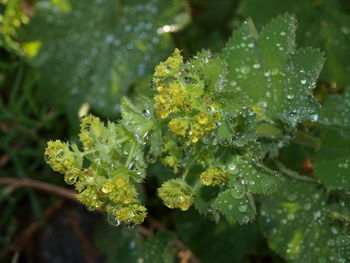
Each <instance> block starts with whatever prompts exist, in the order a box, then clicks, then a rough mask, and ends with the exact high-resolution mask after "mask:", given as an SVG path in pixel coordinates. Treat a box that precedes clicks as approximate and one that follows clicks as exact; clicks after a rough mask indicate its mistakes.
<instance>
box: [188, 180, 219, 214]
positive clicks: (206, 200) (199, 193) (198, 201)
mask: <svg viewBox="0 0 350 263" xmlns="http://www.w3.org/2000/svg"><path fill="white" fill-rule="evenodd" d="M219 191H220V190H219V188H218V187H212V186H205V185H202V184H200V185H199V186H198V187H197V188H196V189H195V197H194V200H193V204H194V206H195V208H196V209H197V210H198V212H199V213H200V214H204V215H207V214H209V215H211V216H215V214H213V213H214V211H213V209H212V205H213V203H214V201H215V199H216V197H217V196H218V194H219Z"/></svg>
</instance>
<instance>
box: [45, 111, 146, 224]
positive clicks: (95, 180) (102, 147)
mask: <svg viewBox="0 0 350 263" xmlns="http://www.w3.org/2000/svg"><path fill="white" fill-rule="evenodd" d="M117 125H118V124H112V123H109V124H108V126H105V125H104V124H103V123H102V122H101V120H100V119H99V118H97V117H94V116H92V115H89V116H87V117H84V118H83V119H82V121H81V133H80V141H81V142H82V145H83V149H84V151H83V152H81V151H79V149H78V147H77V146H76V145H73V146H72V147H70V146H69V145H68V144H67V143H62V142H61V141H49V142H48V146H47V148H46V150H45V156H46V160H47V162H48V164H50V166H51V167H52V168H53V170H55V171H57V172H60V173H62V174H64V179H65V181H66V182H67V183H68V184H70V185H74V187H75V189H76V190H77V191H78V192H79V194H77V199H78V200H79V201H80V202H82V203H83V204H84V205H85V206H87V208H88V209H89V210H93V209H97V208H103V209H105V210H106V211H107V212H108V213H110V214H111V215H112V216H113V217H114V218H115V220H117V221H119V222H120V223H124V224H126V225H135V224H140V223H142V221H143V220H144V218H145V217H146V215H147V210H146V208H145V207H144V206H142V205H141V204H140V203H139V200H138V198H137V197H138V193H137V190H136V187H135V183H136V180H135V177H134V176H136V172H134V171H131V170H130V169H129V168H127V167H125V160H123V159H121V160H119V158H123V156H124V155H123V154H124V152H123V151H122V149H121V150H120V151H118V148H116V145H114V144H113V142H114V141H115V138H116V137H117V136H123V135H124V136H125V134H122V133H118V132H120V131H121V130H122V129H118V126H117ZM120 141H123V142H124V143H125V144H126V146H127V147H130V145H128V144H127V143H129V142H128V138H124V139H123V138H122V139H121V140H120ZM71 149H72V150H71ZM83 158H86V159H87V160H88V161H89V162H88V163H90V166H89V167H87V168H83ZM124 158H126V157H124ZM127 160H129V162H131V161H130V160H132V159H130V158H127Z"/></svg>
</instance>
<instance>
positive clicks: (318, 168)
mask: <svg viewBox="0 0 350 263" xmlns="http://www.w3.org/2000/svg"><path fill="white" fill-rule="evenodd" d="M320 123H321V124H322V128H323V130H322V135H321V140H322V146H321V150H320V151H319V152H318V153H317V155H316V157H315V162H314V165H315V175H316V176H317V177H318V178H319V179H320V181H321V182H322V183H323V184H324V185H325V186H327V187H328V188H330V189H334V188H341V189H345V190H347V191H350V176H349V171H350V170H349V168H350V92H349V91H347V92H345V93H344V94H343V95H330V96H329V97H327V100H326V101H325V103H324V106H323V109H322V112H321V115H320Z"/></svg>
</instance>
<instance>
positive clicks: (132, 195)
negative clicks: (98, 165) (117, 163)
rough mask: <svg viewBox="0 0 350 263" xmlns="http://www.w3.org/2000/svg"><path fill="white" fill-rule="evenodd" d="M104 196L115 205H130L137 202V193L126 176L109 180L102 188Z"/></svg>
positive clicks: (118, 176)
mask: <svg viewBox="0 0 350 263" xmlns="http://www.w3.org/2000/svg"><path fill="white" fill-rule="evenodd" d="M101 191H102V192H103V193H104V195H105V196H106V197H107V198H108V199H109V200H111V201H112V202H114V203H120V204H129V203H131V202H135V201H136V197H137V192H136V188H135V186H134V185H133V184H131V183H129V182H128V178H127V177H126V176H125V175H120V174H117V175H116V176H114V177H112V178H110V179H108V180H107V181H106V182H105V183H104V184H103V185H102V188H101Z"/></svg>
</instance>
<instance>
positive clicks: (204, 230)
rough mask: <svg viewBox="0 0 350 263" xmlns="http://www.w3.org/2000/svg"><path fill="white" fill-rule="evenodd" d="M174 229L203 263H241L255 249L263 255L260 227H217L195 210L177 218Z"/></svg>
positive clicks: (230, 224) (225, 223)
mask: <svg viewBox="0 0 350 263" xmlns="http://www.w3.org/2000/svg"><path fill="white" fill-rule="evenodd" d="M175 228H176V233H177V234H178V235H179V239H180V240H182V241H183V242H184V243H185V244H186V246H187V247H189V248H190V249H191V250H192V251H193V252H194V253H195V254H196V255H197V256H198V257H199V258H200V260H201V262H203V263H214V262H215V263H241V262H242V260H243V259H244V258H246V257H247V255H249V254H250V253H254V251H255V250H256V249H259V253H261V254H263V252H262V251H261V247H260V246H261V243H262V241H263V236H262V234H261V233H260V231H259V228H258V225H257V224H247V225H238V224H232V223H228V222H225V221H223V220H221V221H220V222H217V223H216V222H213V221H209V220H208V219H206V218H203V217H201V216H200V215H198V213H195V212H193V210H192V212H186V213H183V212H182V213H177V214H176V216H175ZM209 244H213V245H209ZM258 247H259V248H258Z"/></svg>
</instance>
